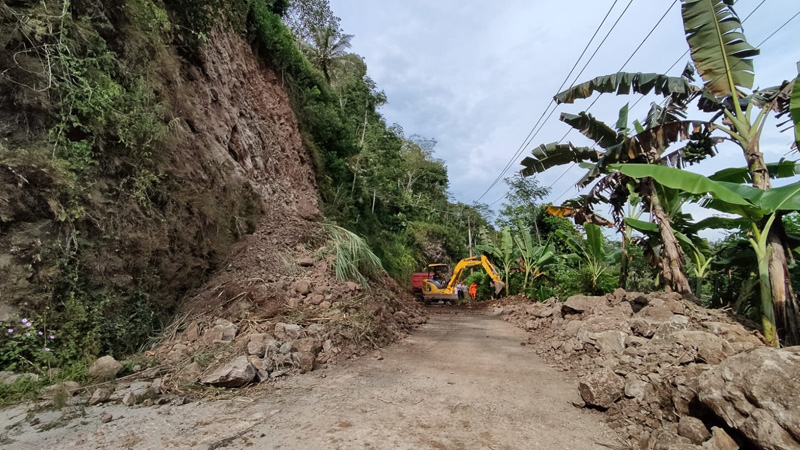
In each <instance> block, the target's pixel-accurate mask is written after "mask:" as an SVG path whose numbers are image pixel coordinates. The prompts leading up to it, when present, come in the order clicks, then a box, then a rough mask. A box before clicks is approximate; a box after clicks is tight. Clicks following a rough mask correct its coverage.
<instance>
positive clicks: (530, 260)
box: [514, 223, 555, 288]
mask: <svg viewBox="0 0 800 450" xmlns="http://www.w3.org/2000/svg"><path fill="white" fill-rule="evenodd" d="M518 226H519V230H520V231H519V234H517V235H516V236H514V241H515V242H516V244H517V249H518V250H519V255H520V258H521V259H522V262H523V263H524V264H525V281H524V282H523V283H522V286H523V287H526V288H527V287H528V281H529V280H530V281H531V282H533V280H534V279H536V278H537V277H538V276H540V275H541V271H542V269H543V268H545V267H546V266H548V265H549V264H551V263H553V262H554V261H555V246H554V245H553V244H552V243H549V242H548V243H547V244H545V245H535V244H534V243H533V236H531V232H530V231H529V230H528V228H526V227H525V226H524V225H523V224H522V223H519V224H518Z"/></svg>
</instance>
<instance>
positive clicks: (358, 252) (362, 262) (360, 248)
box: [327, 225, 383, 286]
mask: <svg viewBox="0 0 800 450" xmlns="http://www.w3.org/2000/svg"><path fill="white" fill-rule="evenodd" d="M327 230H328V237H329V238H330V240H329V242H330V245H331V247H332V251H333V252H334V253H335V254H336V259H335V261H334V263H333V267H334V272H335V273H336V278H338V279H339V280H350V281H358V282H359V283H361V284H362V285H365V286H366V285H367V279H373V280H374V279H376V278H377V277H378V276H379V275H380V273H382V272H383V266H382V265H381V260H380V259H378V257H377V256H375V254H374V253H372V250H370V248H369V245H367V243H366V242H365V241H364V239H362V238H361V237H360V236H358V235H357V234H355V233H353V232H351V231H348V230H346V229H344V228H342V227H339V226H336V225H328V226H327Z"/></svg>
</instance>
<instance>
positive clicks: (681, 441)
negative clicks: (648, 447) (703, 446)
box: [652, 429, 697, 450]
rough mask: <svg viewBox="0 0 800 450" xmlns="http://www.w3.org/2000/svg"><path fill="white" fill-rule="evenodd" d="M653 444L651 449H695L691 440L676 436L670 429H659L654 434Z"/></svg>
mask: <svg viewBox="0 0 800 450" xmlns="http://www.w3.org/2000/svg"><path fill="white" fill-rule="evenodd" d="M654 437H655V445H653V447H652V448H653V450H691V449H696V448H697V447H695V446H694V445H692V442H691V441H690V440H689V439H687V438H685V437H683V436H678V435H677V434H676V433H674V432H672V431H671V430H667V429H661V430H658V432H657V433H656V434H655V435H654Z"/></svg>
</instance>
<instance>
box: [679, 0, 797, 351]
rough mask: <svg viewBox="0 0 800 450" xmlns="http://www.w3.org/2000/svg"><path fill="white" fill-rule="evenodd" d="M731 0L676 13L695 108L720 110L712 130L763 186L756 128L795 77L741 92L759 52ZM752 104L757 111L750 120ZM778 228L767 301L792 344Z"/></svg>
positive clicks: (793, 325) (793, 328)
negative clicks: (692, 71) (697, 79)
mask: <svg viewBox="0 0 800 450" xmlns="http://www.w3.org/2000/svg"><path fill="white" fill-rule="evenodd" d="M732 3H733V2H731V1H729V0H684V2H683V8H682V14H683V22H684V29H685V32H686V41H687V42H688V44H689V49H690V50H691V54H692V59H693V60H694V63H695V66H696V67H697V71H698V73H699V74H700V76H701V77H702V78H703V81H704V82H705V85H704V87H705V90H704V97H703V98H704V100H706V101H705V102H704V103H703V104H701V107H703V106H705V108H704V109H705V110H706V111H720V112H721V113H722V115H723V116H724V117H725V119H726V120H725V121H723V122H722V123H721V124H717V125H716V126H715V127H714V128H715V129H717V130H720V131H722V132H724V133H725V134H727V135H728V137H729V138H730V139H731V140H732V141H733V142H735V143H736V144H737V145H738V146H739V147H740V148H741V150H742V152H743V154H744V157H745V159H746V160H747V166H748V168H749V169H750V175H751V177H752V182H753V186H755V187H757V188H759V189H764V190H767V189H770V188H771V187H772V185H771V182H770V176H769V172H768V170H767V164H766V162H765V160H764V155H763V154H762V153H761V151H760V149H759V142H760V139H761V132H762V130H763V128H764V125H765V124H766V118H767V116H768V115H769V112H770V111H771V110H772V109H774V108H775V107H776V103H777V102H779V101H781V99H782V98H785V97H786V96H787V94H788V92H789V91H790V90H791V88H792V87H793V85H795V84H797V81H795V83H785V85H784V86H781V87H779V88H770V89H765V90H763V91H762V92H755V93H753V94H752V95H750V96H747V95H745V94H744V92H743V91H744V90H750V89H752V88H753V82H754V79H755V73H754V66H753V59H752V57H754V56H756V55H758V54H759V50H758V49H756V48H754V47H753V46H751V45H750V44H749V43H748V42H747V40H746V38H745V36H744V32H743V29H742V24H741V22H740V21H739V17H738V16H737V15H736V12H735V11H734V10H733V6H731V5H732ZM742 103H744V104H745V106H746V108H743V105H742ZM755 108H760V109H761V111H760V112H759V113H758V115H757V116H756V117H755V119H753V118H752V112H753V110H754V109H755ZM796 120H797V119H796V118H795V121H796ZM782 228H783V226H782V224H781V221H780V220H778V221H777V222H776V223H775V226H774V227H771V232H770V234H769V236H767V240H768V242H769V252H768V254H769V259H770V264H769V270H770V283H771V291H772V295H773V299H772V301H773V304H774V309H775V315H776V317H777V326H778V328H779V330H780V331H781V332H782V333H783V334H784V335H785V336H786V339H787V341H789V342H791V343H795V344H796V343H800V315H798V305H797V297H796V295H795V293H794V292H793V291H792V286H791V281H790V278H789V269H788V264H787V261H786V252H787V248H786V246H785V243H784V242H783V240H782V239H781V235H782V232H783V230H782Z"/></svg>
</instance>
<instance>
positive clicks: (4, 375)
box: [0, 371, 39, 386]
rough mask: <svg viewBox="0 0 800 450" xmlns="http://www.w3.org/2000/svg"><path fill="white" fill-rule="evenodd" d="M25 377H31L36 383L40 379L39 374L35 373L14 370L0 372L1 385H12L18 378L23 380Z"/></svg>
mask: <svg viewBox="0 0 800 450" xmlns="http://www.w3.org/2000/svg"><path fill="white" fill-rule="evenodd" d="M25 378H27V379H29V380H30V381H32V382H34V383H36V382H38V381H39V375H36V374H35V373H22V374H17V373H14V372H9V371H4V372H0V386H10V385H12V384H14V383H16V382H17V380H22V379H25Z"/></svg>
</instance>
